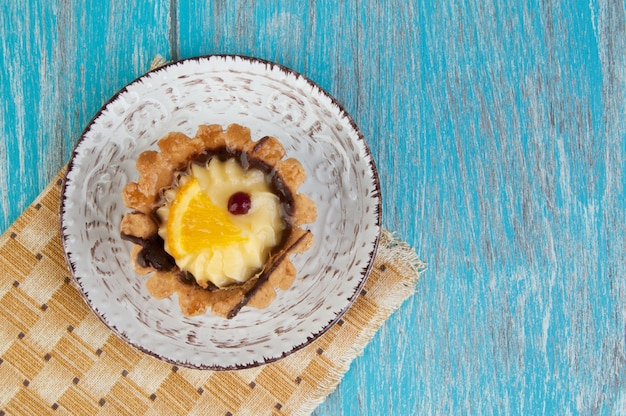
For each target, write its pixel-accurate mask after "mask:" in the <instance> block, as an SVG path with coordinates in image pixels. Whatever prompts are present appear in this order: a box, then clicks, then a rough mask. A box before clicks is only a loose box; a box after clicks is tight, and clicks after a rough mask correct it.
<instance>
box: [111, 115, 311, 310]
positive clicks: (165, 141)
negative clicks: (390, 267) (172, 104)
mask: <svg viewBox="0 0 626 416" xmlns="http://www.w3.org/2000/svg"><path fill="white" fill-rule="evenodd" d="M158 147H159V149H160V151H153V150H149V151H145V152H143V153H142V154H141V155H140V156H139V158H138V159H137V164H136V167H137V170H138V172H139V174H140V176H139V179H138V181H137V182H130V183H128V184H127V185H126V187H125V188H124V190H123V192H122V198H123V201H124V204H125V205H126V206H127V207H128V208H130V209H132V210H133V212H129V213H128V214H126V215H125V216H124V218H123V220H122V225H121V230H120V231H121V232H122V234H123V235H125V236H127V237H129V239H131V240H132V239H135V240H137V239H139V240H148V239H149V238H150V237H151V236H153V235H156V230H157V229H158V224H157V223H156V222H155V220H154V219H153V217H152V215H151V214H152V212H153V211H154V209H155V208H156V207H157V204H158V202H159V199H160V197H161V194H162V192H163V190H164V189H166V188H169V187H171V186H172V183H173V181H174V176H175V175H174V174H175V172H176V171H178V170H181V169H184V168H186V167H187V166H188V165H189V163H190V160H191V159H192V158H193V157H194V155H198V154H201V153H202V152H211V151H220V150H223V149H226V150H227V151H231V152H240V153H245V154H247V155H248V158H249V159H255V160H258V161H260V162H261V163H263V164H265V165H267V166H270V167H272V168H273V170H274V171H275V172H276V175H277V177H278V178H279V180H280V181H281V183H282V185H283V186H284V187H286V188H287V189H288V190H289V193H290V194H291V195H292V197H293V206H294V209H293V213H292V216H291V217H290V218H287V219H286V220H287V221H288V223H289V228H290V229H289V231H288V234H287V237H286V238H285V239H284V241H283V243H282V245H281V247H279V248H278V250H275V252H274V254H272V256H271V258H270V259H269V260H268V262H267V264H266V266H265V268H264V269H263V270H262V271H261V273H260V274H259V275H258V276H257V277H255V278H253V279H250V280H249V281H248V282H246V283H244V284H241V285H237V286H231V287H229V288H225V289H215V288H213V289H212V290H210V289H203V288H201V287H199V286H198V285H196V284H191V283H189V282H186V281H184V279H182V278H181V271H180V270H179V269H178V268H175V269H174V270H172V271H159V270H156V269H154V268H152V267H149V266H148V267H144V266H141V265H140V264H139V263H138V262H137V258H138V255H139V252H140V251H141V249H142V246H141V245H138V244H134V246H133V250H132V252H131V257H132V264H133V267H134V268H135V270H136V271H137V273H139V274H141V275H146V274H150V273H152V276H151V277H150V278H149V279H148V280H147V282H146V286H147V288H148V291H149V292H150V294H151V295H152V296H153V297H155V298H157V299H163V298H166V297H169V296H171V295H173V294H175V293H176V294H178V300H179V305H180V307H181V310H182V312H183V314H185V315H187V316H192V315H199V314H204V313H205V312H206V310H207V309H208V308H210V309H211V311H212V313H214V314H216V315H219V316H223V317H228V318H232V317H233V316H235V315H236V314H237V312H238V311H239V310H240V309H241V307H243V306H246V305H247V306H251V307H255V308H265V307H267V306H268V305H270V304H271V303H272V301H273V300H274V299H275V298H276V288H278V289H281V290H286V289H288V288H289V287H290V286H291V284H292V283H293V281H294V280H295V277H296V269H295V267H294V266H293V264H292V263H291V261H290V260H289V256H290V255H291V254H293V253H302V252H304V251H306V250H308V249H309V248H310V247H311V245H312V244H313V235H312V233H311V232H310V231H306V230H303V229H301V228H300V226H301V225H303V224H309V223H312V222H314V221H315V219H316V217H317V211H316V207H315V203H314V202H313V201H312V200H311V199H310V198H309V197H307V196H306V195H302V194H297V192H296V191H297V188H298V187H299V186H300V185H301V184H302V183H303V182H304V180H305V178H306V174H305V171H304V169H303V168H302V165H301V164H300V162H298V161H297V160H296V159H293V158H290V159H283V157H284V156H285V149H284V147H283V146H282V144H281V143H280V142H279V141H278V140H277V139H276V138H274V137H270V136H266V137H263V138H261V139H260V140H258V141H256V142H253V141H252V139H251V137H250V129H248V128H247V127H244V126H241V125H238V124H231V125H229V126H228V127H227V128H226V130H224V129H223V128H222V126H220V125H216V124H212V125H202V126H199V127H198V131H197V133H196V136H195V137H194V138H189V137H188V136H186V135H184V134H182V133H176V132H174V133H169V134H167V135H166V136H165V137H163V138H162V139H161V140H159V142H158Z"/></svg>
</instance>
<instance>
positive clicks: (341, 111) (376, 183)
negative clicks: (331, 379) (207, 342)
mask: <svg viewBox="0 0 626 416" xmlns="http://www.w3.org/2000/svg"><path fill="white" fill-rule="evenodd" d="M212 59H224V60H231V61H233V62H236V61H237V60H242V61H246V62H247V63H250V64H263V65H266V66H269V67H270V69H274V68H277V69H279V70H280V71H282V72H284V73H285V74H286V75H292V76H295V77H296V79H298V78H300V79H302V80H303V81H305V82H306V83H307V84H309V85H310V86H311V87H312V89H313V90H317V91H318V92H319V93H320V94H321V95H324V96H326V97H327V98H328V99H329V100H330V101H331V103H332V104H333V105H335V106H337V109H338V115H339V116H340V117H344V118H345V119H346V121H347V123H348V124H349V125H350V127H351V128H352V129H353V130H354V132H355V133H356V136H357V138H356V140H357V141H360V142H361V145H362V146H363V149H364V152H365V154H366V155H367V156H368V158H369V162H368V165H369V169H370V173H371V175H372V176H371V178H370V179H371V180H372V182H373V183H372V185H373V190H374V191H375V192H374V193H373V194H372V198H375V199H376V207H375V210H376V222H375V226H376V227H377V232H376V238H375V240H374V242H373V247H372V249H371V252H370V254H369V260H368V264H367V267H365V268H364V269H363V270H362V271H360V272H359V276H360V281H359V283H358V285H356V286H355V290H354V293H353V294H352V295H351V296H350V297H349V298H348V300H347V302H346V305H345V306H344V307H343V308H342V309H341V310H340V311H338V312H337V314H336V315H335V317H334V319H332V320H331V321H329V322H328V323H327V324H326V325H325V326H324V327H323V328H322V329H321V330H319V331H318V332H317V333H314V334H311V335H309V336H307V338H306V340H305V341H304V342H302V343H300V344H299V345H295V346H290V349H289V350H288V351H283V352H282V353H281V354H280V355H276V356H273V357H269V358H268V357H263V359H262V360H257V359H254V360H253V361H252V362H249V363H245V364H236V365H228V366H220V365H211V364H199V365H198V364H194V363H190V362H188V361H181V360H177V359H173V358H170V357H167V356H163V355H161V354H159V353H157V352H155V351H152V350H150V349H148V348H147V347H145V346H143V345H140V344H138V343H136V342H134V341H132V340H131V339H129V338H128V337H127V336H126V335H125V334H124V333H123V331H121V330H120V329H118V328H117V327H116V326H115V325H113V324H112V323H110V322H107V321H106V320H105V318H104V317H103V316H102V314H101V313H100V312H99V311H98V310H97V307H96V306H95V305H93V304H92V303H91V302H90V301H89V298H88V296H87V293H85V290H83V287H82V286H81V284H80V282H79V278H81V277H80V276H76V269H75V265H74V264H73V262H72V261H71V259H70V255H71V252H70V251H68V247H67V241H66V240H68V239H69V238H70V236H69V235H67V233H66V227H65V225H64V212H65V206H66V200H67V199H68V198H67V195H66V194H67V187H68V176H69V175H70V173H71V172H72V170H73V167H74V161H75V158H76V155H77V151H78V148H79V147H80V145H81V144H82V143H83V141H84V140H86V138H87V137H86V136H87V134H88V133H89V132H90V131H91V129H92V127H93V125H94V123H95V122H96V121H97V120H98V119H99V118H100V116H101V115H102V114H103V112H104V111H105V110H107V108H108V107H109V105H110V104H111V103H113V102H114V101H115V100H117V99H118V97H119V96H120V95H122V94H124V93H125V92H127V91H128V89H129V88H130V87H131V86H133V85H135V84H136V83H138V82H141V80H143V79H145V78H147V77H149V76H150V75H152V74H155V73H158V72H159V71H165V70H167V69H168V68H169V67H172V66H176V65H184V64H185V63H187V62H194V61H195V62H197V63H201V61H204V60H206V61H207V62H210V61H211V60H212ZM70 182H71V181H70ZM59 228H60V230H59V231H60V237H61V238H60V239H61V246H62V248H63V256H64V258H65V262H66V263H67V265H68V267H69V271H70V273H71V275H72V282H73V284H74V287H75V288H76V289H77V291H78V292H79V293H80V295H81V297H82V299H83V301H84V302H85V303H86V304H87V306H88V307H89V309H90V310H91V311H92V312H93V313H94V314H95V315H96V316H97V317H98V319H99V320H100V321H101V322H102V323H103V324H104V325H105V326H106V327H107V328H108V329H109V330H110V331H111V332H113V333H114V334H115V335H116V336H117V337H119V338H121V339H122V340H123V341H124V342H125V343H127V344H129V345H131V346H132V347H134V348H136V349H138V350H139V351H141V352H143V353H145V354H148V355H150V356H152V357H155V358H157V359H159V360H161V361H164V362H167V363H169V364H172V365H176V366H181V367H186V368H192V369H198V370H212V371H233V370H242V369H247V368H254V367H259V366H262V365H266V364H270V363H272V362H275V361H278V360H281V359H283V358H285V357H287V356H289V355H291V354H293V353H295V352H297V351H299V350H301V349H303V348H305V347H306V346H308V345H310V344H312V343H313V342H314V341H315V340H317V339H318V338H320V337H321V336H323V335H324V334H325V333H326V332H328V331H329V330H330V329H331V328H332V327H333V326H335V324H337V322H339V321H340V320H341V319H342V317H343V316H344V315H345V314H346V312H347V311H348V310H349V309H350V308H351V307H352V305H353V304H354V302H355V300H356V299H357V298H358V296H359V295H360V294H361V292H362V290H363V287H364V286H365V283H366V282H367V279H368V278H369V275H370V273H371V270H372V268H373V266H374V262H375V258H376V254H377V252H378V247H379V244H380V238H381V234H382V193H381V188H380V179H379V175H378V170H377V169H376V164H375V161H374V157H373V154H372V152H371V150H370V148H369V146H368V144H367V141H366V140H365V136H364V135H363V133H362V132H361V130H360V129H359V127H358V125H357V124H356V122H355V121H354V119H353V118H352V116H351V115H350V114H349V113H348V112H347V111H346V110H345V108H344V107H343V105H342V104H340V103H339V101H337V100H336V99H335V97H334V96H332V95H331V94H330V93H329V92H328V91H326V90H325V89H324V88H322V87H321V86H320V85H319V84H317V83H316V82H315V81H313V80H311V79H310V78H308V77H307V76H305V75H303V74H302V73H300V72H298V71H296V70H293V69H291V68H289V67H287V66H284V65H282V64H279V63H276V62H273V61H269V60H266V59H263V58H257V57H253V56H249V55H239V54H208V55H198V56H193V57H189V58H184V59H180V60H176V61H172V62H168V63H165V64H164V65H162V66H159V67H157V68H154V69H151V70H149V71H147V72H145V73H143V74H142V75H140V76H138V77H136V78H135V79H133V80H132V81H130V82H128V83H127V84H126V85H124V87H122V88H121V89H119V90H118V91H117V92H115V93H114V94H113V95H112V96H111V97H110V98H109V99H108V100H106V102H104V103H103V104H102V105H101V106H100V108H99V109H98V111H97V112H96V113H95V114H94V116H93V117H92V118H91V119H90V120H89V122H88V123H87V124H86V126H85V128H84V129H83V131H82V133H81V134H80V136H79V138H78V140H77V141H76V144H75V145H74V147H73V149H72V152H71V154H70V159H69V161H68V163H67V165H66V171H65V173H64V175H63V183H62V185H61V190H60V204H59ZM82 278H84V277H82ZM207 313H208V312H207Z"/></svg>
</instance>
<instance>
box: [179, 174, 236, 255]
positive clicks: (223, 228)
mask: <svg viewBox="0 0 626 416" xmlns="http://www.w3.org/2000/svg"><path fill="white" fill-rule="evenodd" d="M244 240H245V239H244V238H243V237H242V236H241V230H240V229H239V227H237V226H236V225H235V224H234V223H233V222H232V221H231V220H230V218H228V211H227V210H226V209H225V208H220V207H218V206H216V205H215V204H213V202H211V200H210V199H209V197H207V196H206V195H205V194H204V193H203V192H202V189H201V188H200V184H199V183H198V181H197V180H196V178H192V179H190V180H189V182H187V183H186V184H185V185H183V186H182V187H181V188H180V189H179V190H178V192H177V194H176V198H175V199H174V201H173V202H172V205H171V207H170V212H169V216H168V219H167V243H168V245H169V249H170V252H171V253H170V254H171V255H172V256H174V257H175V258H181V257H184V256H186V255H188V254H196V253H199V252H201V251H202V250H203V249H206V248H208V247H215V246H226V245H229V244H231V243H236V242H239V241H244Z"/></svg>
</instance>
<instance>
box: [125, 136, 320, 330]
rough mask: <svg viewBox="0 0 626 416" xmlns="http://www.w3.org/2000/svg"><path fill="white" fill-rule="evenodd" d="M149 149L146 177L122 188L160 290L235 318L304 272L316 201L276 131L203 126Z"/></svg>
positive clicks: (141, 259)
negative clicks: (304, 190)
mask: <svg viewBox="0 0 626 416" xmlns="http://www.w3.org/2000/svg"><path fill="white" fill-rule="evenodd" d="M158 147H159V150H158V151H156V150H149V151H145V152H143V153H141V154H140V156H139V158H138V159H137V162H136V166H137V170H138V171H139V179H138V180H137V182H129V183H128V184H127V185H126V186H125V188H124V190H123V191H122V197H123V200H124V204H125V205H126V207H127V208H129V210H130V211H129V212H127V213H126V214H125V215H124V217H123V219H122V222H121V230H120V231H121V235H122V238H124V239H126V240H128V241H131V242H132V243H133V248H132V250H131V262H132V264H133V267H134V269H135V271H136V272H137V273H139V274H141V275H149V276H150V277H149V278H148V280H147V282H146V286H147V289H148V291H149V292H150V294H151V295H152V296H153V297H155V298H157V299H163V298H166V297H169V296H171V295H173V294H175V293H177V294H178V301H179V304H180V307H181V310H182V312H183V314H185V315H187V316H193V315H200V314H204V313H205V312H206V310H207V309H208V308H210V310H211V311H212V312H213V313H214V314H216V315H219V316H223V317H226V318H229V319H230V318H232V317H234V316H235V315H237V313H238V312H239V311H240V310H241V308H242V307H244V306H250V307H254V308H265V307H267V306H268V305H269V304H270V303H271V302H272V301H273V300H274V299H275V298H276V289H281V290H286V289H288V288H289V287H290V286H291V284H292V283H293V281H294V279H295V276H296V270H295V267H294V265H293V264H292V263H291V260H290V255H291V254H294V253H302V252H304V251H306V250H307V249H309V248H310V247H311V246H312V244H313V235H312V233H311V232H310V231H308V230H305V229H303V228H301V226H302V225H304V224H309V223H312V222H314V221H315V219H316V216H317V211H316V207H315V203H314V202H313V201H312V200H311V199H310V198H308V197H307V196H306V195H303V194H299V193H297V189H298V187H299V186H300V185H301V184H302V183H303V182H304V179H305V177H306V174H305V172H304V169H303V168H302V165H301V164H300V162H298V161H297V160H296V159H293V158H287V159H285V158H284V156H285V149H284V147H283V146H282V144H281V143H280V142H279V141H278V140H277V139H276V138H274V137H269V136H266V137H263V138H261V139H260V140H258V141H256V142H255V141H252V139H251V136H250V130H249V129H248V128H246V127H243V126H240V125H238V124H231V125H229V126H228V127H227V128H226V129H225V130H224V129H223V128H222V126H221V125H215V124H214V125H202V126H199V128H198V131H197V133H196V136H195V137H193V138H190V137H188V136H186V135H185V134H183V133H178V132H173V133H169V134H167V135H166V136H165V137H163V138H162V139H161V140H159V142H158Z"/></svg>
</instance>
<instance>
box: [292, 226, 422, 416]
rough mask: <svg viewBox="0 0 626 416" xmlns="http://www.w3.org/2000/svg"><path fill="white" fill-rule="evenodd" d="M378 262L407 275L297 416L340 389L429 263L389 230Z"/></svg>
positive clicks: (382, 244)
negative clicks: (340, 385)
mask: <svg viewBox="0 0 626 416" xmlns="http://www.w3.org/2000/svg"><path fill="white" fill-rule="evenodd" d="M376 263H377V264H392V265H393V267H394V268H395V269H396V271H397V272H398V273H400V274H401V275H402V276H403V277H405V279H404V280H403V281H402V283H401V287H400V288H395V292H394V294H393V296H387V297H386V298H385V301H384V302H383V303H378V306H379V307H380V308H381V309H380V313H379V314H377V315H376V316H375V317H374V318H373V319H371V320H370V321H369V322H368V323H367V326H366V327H365V328H363V331H361V332H360V334H359V336H358V337H357V338H355V340H354V344H353V346H352V351H353V354H346V355H344V356H343V357H341V359H339V360H337V361H336V364H337V366H336V367H333V368H332V369H329V372H328V374H327V376H326V378H325V380H323V381H322V382H321V383H320V386H319V390H317V391H315V392H314V395H312V396H311V398H310V399H311V400H310V401H309V402H307V403H303V404H302V407H301V408H300V409H299V411H298V412H296V413H294V415H302V416H304V415H310V414H311V413H312V412H313V411H314V410H315V409H316V408H317V406H319V405H320V404H321V403H322V402H323V401H324V400H325V399H326V398H327V397H328V395H329V394H330V393H332V392H333V391H334V390H335V389H336V388H337V386H338V385H339V382H340V381H341V379H342V378H343V376H344V375H345V373H346V372H347V371H348V370H349V368H350V364H351V363H352V361H353V360H354V358H356V357H357V356H360V355H362V354H363V351H364V349H365V346H366V345H367V344H368V343H369V341H370V340H371V339H372V337H373V336H374V334H376V332H377V331H378V330H379V329H380V327H381V326H382V325H383V323H384V322H385V321H386V320H387V319H388V318H389V316H391V314H392V313H393V312H394V311H395V310H396V309H398V308H399V307H400V306H401V305H402V303H403V302H404V301H405V300H407V299H408V298H409V297H410V296H411V295H413V294H414V293H415V290H416V285H417V283H418V282H419V279H420V276H421V274H422V273H423V272H424V271H425V270H426V263H424V262H422V261H421V260H420V259H419V258H418V256H417V254H416V252H415V249H413V247H411V246H410V245H409V244H407V243H405V242H403V241H401V240H399V239H398V238H397V237H396V236H395V234H394V233H392V232H390V231H387V230H385V229H382V232H381V238H380V243H379V247H378V253H377V254H376Z"/></svg>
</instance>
